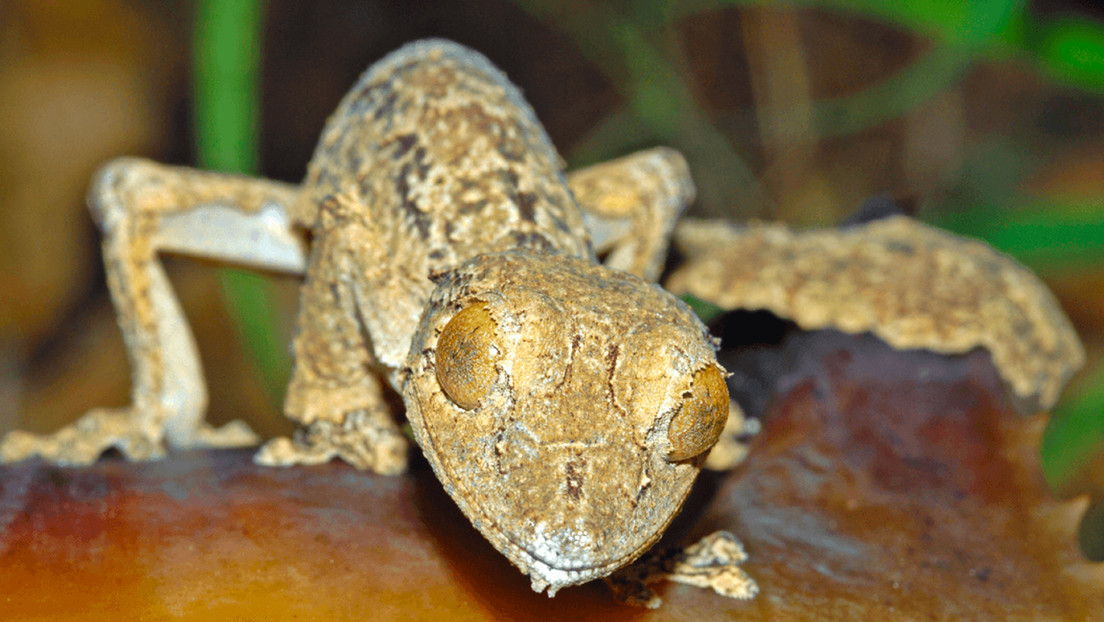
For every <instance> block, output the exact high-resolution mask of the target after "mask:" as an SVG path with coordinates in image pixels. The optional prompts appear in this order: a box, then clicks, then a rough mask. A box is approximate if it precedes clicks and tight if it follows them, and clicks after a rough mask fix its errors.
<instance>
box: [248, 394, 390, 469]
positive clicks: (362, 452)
mask: <svg viewBox="0 0 1104 622" xmlns="http://www.w3.org/2000/svg"><path fill="white" fill-rule="evenodd" d="M409 447H410V442H409V441H408V440H406V437H404V436H403V435H402V432H401V431H400V430H399V429H398V427H396V426H395V423H394V421H392V420H391V417H390V415H389V414H388V413H387V412H385V411H380V410H358V411H355V412H351V413H349V414H348V415H346V416H345V419H344V421H342V422H341V423H336V422H331V421H321V420H320V421H315V422H313V423H311V424H309V425H307V426H306V427H304V428H301V429H300V430H299V431H298V432H297V433H296V435H295V438H294V439H288V438H277V439H273V440H271V441H269V442H268V443H265V445H264V447H261V450H260V451H259V452H257V455H255V456H254V457H253V461H254V462H256V463H257V464H263V465H265V466H292V465H296V464H321V463H324V462H329V461H330V460H331V459H333V458H340V459H342V460H344V461H345V462H347V463H349V464H350V465H351V466H353V467H354V468H357V469H360V470H362V471H372V472H374V473H378V474H380V475H398V474H399V473H402V472H404V471H406V463H407V451H408V449H409Z"/></svg>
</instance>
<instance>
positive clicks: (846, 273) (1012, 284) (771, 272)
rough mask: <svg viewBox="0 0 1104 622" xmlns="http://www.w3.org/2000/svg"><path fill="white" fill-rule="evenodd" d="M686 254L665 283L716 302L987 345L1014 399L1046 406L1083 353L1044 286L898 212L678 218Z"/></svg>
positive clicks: (993, 255) (970, 243) (835, 324)
mask: <svg viewBox="0 0 1104 622" xmlns="http://www.w3.org/2000/svg"><path fill="white" fill-rule="evenodd" d="M675 244H676V246H677V247H678V248H679V250H680V251H681V252H683V253H684V254H685V255H686V257H687V261H686V262H685V263H684V264H682V265H681V266H680V267H679V268H678V269H677V270H676V271H675V272H674V273H673V274H671V276H670V278H669V279H668V280H667V282H666V286H667V288H668V289H669V290H670V291H672V292H674V293H675V294H680V295H681V294H687V293H688V294H692V295H694V296H697V297H698V298H701V299H702V300H707V301H710V302H712V303H714V304H717V305H719V306H721V307H723V308H725V309H766V310H769V311H771V312H772V313H774V314H776V315H778V316H780V317H783V318H786V319H789V320H793V321H794V322H796V323H797V324H798V326H800V327H801V328H804V329H810V330H812V329H819V328H835V329H837V330H841V331H844V332H848V333H861V332H871V333H873V334H875V335H877V336H878V337H880V338H881V339H883V340H885V341H886V343H888V344H889V345H891V346H893V347H894V348H898V349H907V348H925V349H928V350H933V351H936V352H942V353H947V354H961V353H964V352H968V351H970V350H972V349H974V348H979V347H980V348H985V349H986V350H988V351H989V353H990V355H991V357H992V360H993V363H994V366H995V367H996V368H997V371H998V373H1000V375H1001V377H1002V378H1003V379H1004V382H1005V383H1006V384H1007V386H1008V388H1009V389H1010V392H1011V394H1012V397H1013V399H1014V400H1015V401H1016V403H1017V404H1016V405H1017V408H1019V409H1020V410H1023V411H1025V412H1035V411H1036V410H1038V409H1044V410H1045V409H1049V408H1051V407H1052V406H1053V405H1054V404H1055V402H1056V401H1057V400H1058V397H1059V395H1060V394H1061V391H1062V388H1063V387H1064V386H1065V383H1066V381H1067V380H1068V379H1069V377H1070V376H1071V375H1072V374H1073V373H1074V372H1076V371H1077V370H1078V369H1079V368H1080V367H1081V365H1082V364H1084V360H1085V352H1084V349H1083V348H1082V346H1081V342H1080V341H1079V339H1078V337H1077V334H1076V332H1074V330H1073V327H1072V326H1071V325H1070V322H1069V319H1068V318H1067V317H1066V315H1065V313H1064V312H1063V311H1062V309H1061V307H1060V306H1059V305H1058V303H1057V301H1056V300H1055V299H1054V296H1053V294H1051V293H1050V291H1049V290H1048V289H1047V288H1046V286H1045V285H1043V283H1042V282H1041V281H1040V280H1039V279H1038V277H1036V276H1035V275H1034V274H1032V273H1031V271H1029V270H1028V269H1027V268H1024V267H1023V266H1021V265H1020V264H1018V263H1016V262H1015V261H1014V260H1013V259H1011V258H1010V257H1008V256H1006V255H1003V254H1001V253H998V252H997V251H995V250H993V249H992V248H991V247H989V246H987V245H986V244H983V243H981V242H979V241H976V240H971V239H966V238H961V237H958V236H955V235H952V234H949V233H946V232H944V231H940V230H938V229H934V228H932V227H928V226H925V225H924V224H922V223H920V222H918V221H916V220H913V219H911V218H908V217H905V216H895V217H890V218H885V219H880V220H875V221H873V222H870V223H868V224H864V225H861V226H854V227H849V228H846V229H826V230H813V231H803V232H798V231H793V230H791V229H789V228H788V227H786V226H785V225H782V224H775V223H771V224H751V225H748V226H744V227H737V226H734V225H729V224H724V223H717V222H707V221H692V220H685V221H683V222H681V223H680V224H679V226H678V227H677V229H676V235H675Z"/></svg>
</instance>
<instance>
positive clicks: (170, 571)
mask: <svg viewBox="0 0 1104 622" xmlns="http://www.w3.org/2000/svg"><path fill="white" fill-rule="evenodd" d="M771 360H773V361H775V363H768V364H767V366H768V367H771V366H773V368H772V369H773V371H771V372H770V373H771V374H773V375H772V381H771V382H772V384H771V390H772V391H773V392H774V393H775V398H774V399H773V402H772V406H771V407H770V408H769V410H768V413H767V417H766V420H765V421H766V423H765V426H764V429H763V431H762V433H761V434H759V435H758V436H757V437H756V439H755V441H754V445H753V448H752V453H751V457H750V458H749V460H748V461H746V462H745V463H744V465H743V466H742V467H741V469H740V470H738V471H737V472H734V473H729V474H708V475H705V476H703V478H702V479H700V480H699V485H698V486H697V487H696V489H695V491H694V493H693V494H692V496H691V500H690V502H689V503H688V506H687V508H686V510H685V511H684V512H683V515H682V516H681V517H680V519H679V520H678V521H677V522H676V524H675V525H674V526H673V527H672V529H671V530H670V531H669V532H668V538H667V539H666V542H664V543H663V544H662V545H664V546H669V545H670V544H672V543H678V542H682V543H689V542H693V541H695V540H697V539H698V538H699V537H701V536H702V535H704V534H707V533H711V532H713V531H717V530H722V529H723V530H728V531H731V532H732V533H734V534H735V535H736V536H737V537H738V538H739V539H740V540H741V541H742V542H743V543H744V545H745V547H746V550H747V553H748V554H749V556H750V559H749V561H748V562H746V563H745V564H744V566H743V568H744V569H745V570H746V571H747V572H748V574H749V575H750V576H751V577H753V578H754V579H755V580H756V581H757V582H758V584H759V586H760V588H761V592H760V594H759V595H758V596H757V597H756V598H754V599H753V600H750V601H736V600H731V599H726V598H723V597H721V596H718V595H716V594H714V593H713V592H711V591H708V590H703V589H699V588H694V587H690V586H686V585H673V584H668V585H660V586H657V587H656V590H657V592H658V593H659V596H661V597H662V598H663V600H664V605H663V607H661V608H660V609H657V610H651V611H645V610H642V609H639V608H632V607H627V606H625V605H621V604H619V603H617V602H615V601H614V599H613V597H612V596H611V595H610V593H609V592H608V590H607V589H606V588H605V587H604V586H603V585H602V584H601V583H600V582H599V583H590V584H587V585H584V586H581V587H576V588H569V589H565V590H562V591H561V592H560V593H559V594H558V595H557V596H556V598H554V599H548V598H547V597H545V596H542V595H538V594H534V593H533V592H531V591H530V589H529V586H528V582H527V580H526V579H525V577H524V576H523V575H522V574H521V573H519V572H517V571H516V570H515V569H513V568H512V567H511V566H510V565H509V563H508V562H507V561H506V559H505V558H503V557H502V556H500V555H498V554H497V553H495V552H494V550H493V549H492V548H491V547H490V545H489V544H487V543H486V542H485V541H484V540H482V538H481V537H480V536H479V535H478V533H477V532H476V531H475V530H474V529H473V528H472V527H471V526H470V525H469V524H468V522H467V521H466V520H464V518H463V516H462V515H461V514H460V513H459V511H458V510H457V509H456V506H455V505H454V504H453V503H452V502H451V501H450V500H449V499H448V497H447V496H446V495H445V494H444V492H443V491H442V490H441V487H440V484H438V483H437V482H436V480H434V479H433V477H432V473H431V472H430V471H429V469H427V468H425V466H424V463H422V462H420V461H419V462H417V463H416V464H417V466H416V467H415V469H414V471H413V473H412V474H410V475H406V476H400V477H394V478H387V477H379V476H373V475H367V474H363V473H357V472H354V471H353V470H351V469H349V468H348V467H345V466H343V465H340V464H329V465H324V466H321V467H314V468H294V469H270V468H262V467H257V466H255V465H253V464H251V463H250V461H249V454H248V453H247V452H239V451H218V452H199V453H185V454H179V455H176V456H173V457H172V458H170V459H169V460H168V461H165V462H160V463H151V464H147V465H133V464H127V463H123V462H120V461H111V460H109V461H103V462H101V463H99V464H97V465H94V466H91V467H86V468H79V469H61V468H55V467H47V466H44V465H42V464H40V463H37V462H32V463H27V464H21V465H17V466H8V467H2V468H0V598H3V602H4V603H5V613H6V615H8V616H14V617H18V618H19V619H27V620H33V619H57V618H58V617H63V616H77V615H83V616H86V617H87V616H89V615H91V616H92V617H95V616H96V615H97V614H102V615H103V616H111V617H113V618H128V617H131V618H133V617H137V616H147V617H150V616H152V617H162V616H184V615H187V616H189V617H191V618H197V617H200V618H206V617H210V618H221V619H227V618H231V617H234V616H241V617H251V618H258V617H266V616H270V617H271V616H275V617H283V618H286V617H291V616H294V615H301V616H304V617H312V618H325V619H366V618H371V619H376V620H386V619H428V618H433V617H434V616H437V615H439V614H440V613H441V612H442V611H449V612H450V616H451V617H452V618H453V619H458V620H486V619H501V618H503V617H506V618H511V619H522V620H524V619H540V620H547V619H558V618H566V617H571V618H573V619H599V618H600V619H618V618H625V619H628V618H633V619H648V620H681V619H687V620H701V619H724V618H729V619H741V620H808V619H818V620H852V619H928V618H933V619H1002V620H1004V619H1013V620H1015V619H1055V620H1076V619H1091V618H1092V617H1093V616H1097V615H1098V614H1099V612H1100V605H1101V602H1102V600H1101V599H1102V598H1104V566H1101V565H1095V566H1094V565H1090V564H1087V563H1085V562H1083V561H1082V560H1081V559H1080V557H1079V554H1078V552H1077V545H1076V535H1075V534H1076V522H1077V518H1078V516H1079V514H1080V512H1081V511H1082V510H1083V508H1084V504H1083V503H1081V502H1072V503H1059V502H1056V501H1054V500H1052V499H1051V498H1050V497H1049V496H1048V494H1047V493H1046V491H1045V489H1044V487H1043V484H1042V480H1041V476H1040V474H1039V469H1038V465H1037V462H1036V454H1037V443H1038V437H1039V433H1040V432H1041V428H1042V425H1043V421H1042V420H1041V419H1039V418H1033V419H1027V418H1022V417H1018V416H1013V415H1011V413H1010V412H1009V410H1010V409H1009V406H1008V404H1007V402H1006V401H1005V400H1004V399H1003V398H1002V397H1000V381H999V380H998V378H997V376H996V374H995V373H994V371H993V369H992V367H991V365H990V364H989V363H988V361H987V358H986V357H985V356H984V355H982V354H981V353H979V352H974V353H972V354H970V355H968V356H965V357H948V356H943V355H937V354H933V353H930V352H918V351H912V352H899V351H895V350H892V349H891V348H889V347H888V346H886V345H885V344H883V343H881V342H880V341H878V340H877V339H875V338H873V337H870V336H861V337H856V336H847V335H842V334H840V333H837V332H834V331H818V332H813V333H796V334H793V335H791V336H789V337H787V338H786V339H785V340H784V341H783V343H782V345H780V346H777V347H774V348H766V349H764V348H756V349H750V350H747V351H744V352H736V353H729V356H728V357H727V360H726V361H725V364H726V366H728V367H729V368H734V367H740V368H743V369H749V368H753V367H756V366H762V365H764V361H771ZM779 362H781V363H779Z"/></svg>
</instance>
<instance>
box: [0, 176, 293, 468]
mask: <svg viewBox="0 0 1104 622" xmlns="http://www.w3.org/2000/svg"><path fill="white" fill-rule="evenodd" d="M297 197H298V188H297V187H295V186H291V185H287V184H281V183H277V182H272V181H266V180H260V179H250V178H245V177H239V176H235V175H226V174H220V173H208V172H200V171H194V170H191V169H186V168H180V167H170V166H164V165H160V164H155V163H153V162H149V161H145V160H139V159H133V158H124V159H118V160H114V161H112V162H110V163H108V164H107V165H106V166H104V167H103V168H102V169H101V170H100V171H99V172H98V173H97V175H96V177H95V180H94V181H93V184H92V187H91V190H90V191H89V196H88V203H89V209H90V210H91V212H92V216H93V218H94V219H95V221H96V224H97V225H98V226H99V228H100V230H101V231H102V232H103V257H104V263H105V266H106V272H107V281H108V286H109V289H110V291H111V299H112V302H113V304H114V306H115V311H116V316H117V318H118V322H119V327H120V329H121V330H122V333H123V341H124V343H125V346H126V350H127V356H128V359H129V360H130V365H131V372H132V387H131V404H130V405H129V406H126V407H123V408H114V409H111V408H98V409H93V410H91V411H89V412H88V413H86V414H85V415H84V416H82V417H81V418H80V419H79V420H78V421H76V422H75V423H73V424H71V425H69V426H67V427H65V428H62V429H61V430H59V431H57V432H55V433H53V434H49V435H44V436H39V435H34V434H29V433H27V432H22V431H15V432H12V433H10V434H8V435H7V436H6V437H5V438H4V439H3V440H2V441H0V462H13V461H17V460H22V459H24V458H29V457H32V456H36V455H38V456H42V457H43V458H45V459H46V460H48V461H51V462H54V463H58V464H88V463H91V462H94V461H95V460H96V459H97V458H98V457H99V455H100V454H101V453H103V452H104V451H105V450H107V449H109V448H116V449H118V450H119V451H121V452H122V453H123V455H124V456H125V457H127V458H128V459H131V460H149V459H155V458H158V457H161V456H162V455H164V452H165V445H166V444H168V445H169V446H172V447H178V448H185V447H195V446H205V447H212V446H214V447H226V446H241V445H252V444H256V443H257V441H258V439H257V437H256V435H255V434H254V433H253V432H252V431H251V430H250V429H249V427H248V426H246V425H245V424H244V423H241V422H232V423H230V424H228V425H226V426H224V427H223V428H220V429H215V428H213V427H212V426H210V425H209V424H207V423H206V422H204V421H203V417H204V414H205V411H206V407H207V390H206V385H205V384H204V381H203V373H202V369H201V366H200V362H199V357H198V355H197V353H196V346H195V341H194V339H193V337H192V333H191V330H190V329H189V328H188V324H187V320H186V319H185V317H184V314H183V312H182V310H181V308H180V305H179V303H178V301H177V299H176V296H175V294H174V293H173V290H172V287H171V284H170V282H169V280H168V278H167V277H166V275H165V272H164V270H163V269H162V267H161V265H160V262H159V261H158V257H157V253H158V252H159V251H171V252H178V253H181V254H188V255H195V256H200V257H206V258H210V259H213V260H216V261H220V262H226V263H236V264H242V265H251V266H255V267H260V268H264V269H268V270H273V271H280V272H287V273H293V274H294V273H302V272H303V271H304V270H305V263H306V253H305V242H304V240H303V238H302V236H301V235H300V234H299V233H298V232H297V231H296V230H295V229H294V228H293V227H292V226H291V224H290V223H289V220H288V217H287V214H288V211H289V209H290V208H291V207H292V205H293V204H294V202H295V200H296V199H297Z"/></svg>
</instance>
